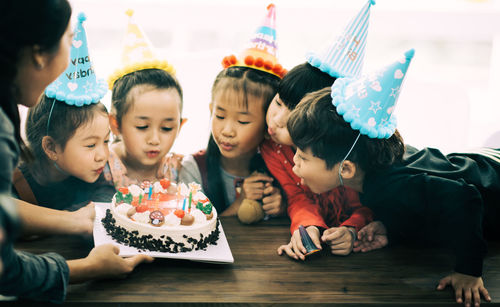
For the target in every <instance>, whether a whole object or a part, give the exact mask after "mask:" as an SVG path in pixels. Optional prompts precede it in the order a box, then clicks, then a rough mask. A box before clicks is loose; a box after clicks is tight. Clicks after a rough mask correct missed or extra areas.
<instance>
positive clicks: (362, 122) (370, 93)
mask: <svg viewBox="0 0 500 307" xmlns="http://www.w3.org/2000/svg"><path fill="white" fill-rule="evenodd" d="M414 54H415V50H413V49H410V50H408V51H406V52H405V54H404V57H402V58H401V59H399V60H398V61H396V62H394V63H393V64H391V65H389V66H387V67H385V68H383V69H381V70H379V71H377V72H375V73H372V74H368V75H366V76H363V77H361V78H359V79H356V78H339V79H337V80H336V81H335V83H334V84H333V85H332V103H333V105H334V106H336V107H337V113H339V114H340V115H342V116H343V118H344V120H345V121H346V122H348V123H350V124H351V127H352V129H354V130H359V131H360V133H361V134H364V135H367V136H368V137H369V138H379V139H387V138H389V137H391V135H392V134H393V133H394V131H396V117H395V116H394V115H393V112H394V108H395V107H396V102H397V100H398V97H399V93H400V91H401V86H402V84H403V80H404V78H405V76H406V71H407V70H408V66H409V65H410V62H411V59H412V58H413V55H414Z"/></svg>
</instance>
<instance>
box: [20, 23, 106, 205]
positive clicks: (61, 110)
mask: <svg viewBox="0 0 500 307" xmlns="http://www.w3.org/2000/svg"><path fill="white" fill-rule="evenodd" d="M85 19H86V17H85V15H84V14H83V13H80V15H79V16H78V23H77V26H76V28H75V30H74V32H75V36H74V38H73V41H72V47H71V51H70V63H69V65H68V68H67V69H66V70H65V71H64V72H63V73H62V74H61V75H60V76H59V78H58V79H56V80H55V81H54V82H53V83H52V84H50V85H49V86H48V87H47V89H46V91H45V95H44V96H42V98H41V101H40V102H39V103H38V104H37V105H36V106H35V107H33V108H32V109H30V110H29V112H28V117H27V120H26V136H27V139H28V143H29V147H30V149H31V152H32V153H33V154H34V158H35V159H34V161H32V162H31V163H23V164H22V165H20V167H19V168H18V169H17V170H16V171H15V173H14V179H15V184H14V188H15V190H16V192H17V195H18V196H19V197H20V199H22V200H25V201H28V202H30V203H33V204H39V205H41V206H45V207H50V208H53V209H61V210H62V209H78V208H80V207H82V206H83V205H85V204H87V203H88V202H89V201H91V200H93V201H109V200H110V199H111V197H112V195H113V193H114V189H113V187H112V186H110V185H109V184H106V183H105V180H104V177H103V176H102V175H101V174H102V171H103V169H104V166H105V164H106V162H107V160H108V153H109V150H108V141H109V135H110V129H109V122H108V113H107V110H106V107H105V106H104V105H103V104H102V103H101V102H100V99H101V98H102V97H103V96H104V95H105V94H106V92H107V86H106V83H105V82H104V80H99V79H97V78H96V76H95V73H94V68H93V66H92V62H91V60H90V57H89V53H88V48H87V37H86V33H85V29H84V27H83V22H84V21H85ZM98 179H100V180H99V182H97V181H98Z"/></svg>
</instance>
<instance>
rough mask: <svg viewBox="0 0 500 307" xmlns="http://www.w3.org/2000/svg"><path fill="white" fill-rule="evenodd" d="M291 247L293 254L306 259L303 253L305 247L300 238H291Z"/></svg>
mask: <svg viewBox="0 0 500 307" xmlns="http://www.w3.org/2000/svg"><path fill="white" fill-rule="evenodd" d="M292 249H293V251H294V253H295V255H297V256H298V257H299V258H300V259H302V260H304V259H306V257H305V256H304V254H306V253H307V250H306V249H305V247H304V245H302V240H300V237H299V240H294V239H293V238H292Z"/></svg>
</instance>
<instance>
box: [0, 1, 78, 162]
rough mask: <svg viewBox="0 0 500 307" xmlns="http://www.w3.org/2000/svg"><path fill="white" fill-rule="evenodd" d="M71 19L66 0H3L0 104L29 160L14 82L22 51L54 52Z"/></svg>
mask: <svg viewBox="0 0 500 307" xmlns="http://www.w3.org/2000/svg"><path fill="white" fill-rule="evenodd" d="M70 18H71V6H70V5H69V3H68V1H67V0H2V1H0V67H2V69H0V93H1V94H0V95H1V97H0V106H1V107H2V110H3V111H4V112H5V114H6V115H7V117H8V118H9V119H10V120H11V121H12V124H13V125H14V129H15V137H16V139H17V141H18V143H19V145H20V147H21V156H22V157H23V158H25V159H27V158H28V159H29V156H30V155H29V154H28V151H27V150H26V148H25V146H24V142H23V140H22V139H21V133H20V128H21V127H20V125H21V124H20V118H19V110H18V108H17V103H18V102H17V100H18V99H19V89H18V88H17V86H16V84H15V79H16V77H17V73H18V65H19V61H20V59H21V54H22V52H23V51H24V50H25V48H28V47H34V46H38V47H39V48H40V52H46V53H49V54H53V53H55V52H56V51H57V50H58V48H59V42H60V40H61V38H62V36H63V34H64V33H65V32H66V29H67V27H68V23H69V20H70Z"/></svg>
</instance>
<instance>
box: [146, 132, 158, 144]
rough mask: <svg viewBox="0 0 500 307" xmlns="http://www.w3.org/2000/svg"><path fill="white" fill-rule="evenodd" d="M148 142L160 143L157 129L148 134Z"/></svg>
mask: <svg viewBox="0 0 500 307" xmlns="http://www.w3.org/2000/svg"><path fill="white" fill-rule="evenodd" d="M148 144H149V145H158V144H160V136H159V134H158V132H157V131H151V134H149V135H148Z"/></svg>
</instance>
